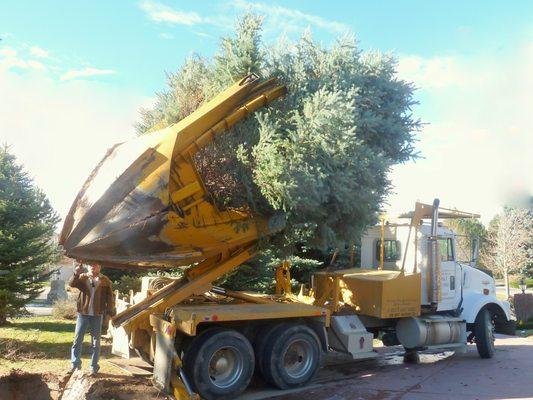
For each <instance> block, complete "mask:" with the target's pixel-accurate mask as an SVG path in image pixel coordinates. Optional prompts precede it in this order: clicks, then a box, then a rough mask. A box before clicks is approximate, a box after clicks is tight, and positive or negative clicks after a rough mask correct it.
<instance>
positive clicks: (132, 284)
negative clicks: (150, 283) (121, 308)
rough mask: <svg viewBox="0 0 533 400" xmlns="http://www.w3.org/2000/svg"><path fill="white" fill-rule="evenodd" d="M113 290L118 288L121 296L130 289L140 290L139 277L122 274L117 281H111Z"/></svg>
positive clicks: (127, 293)
mask: <svg viewBox="0 0 533 400" xmlns="http://www.w3.org/2000/svg"><path fill="white" fill-rule="evenodd" d="M113 290H118V292H119V293H120V294H121V295H122V296H127V295H129V293H130V290H133V291H134V292H138V291H140V290H141V278H140V277H137V276H129V275H123V276H121V277H120V279H119V280H118V281H115V282H114V283H113Z"/></svg>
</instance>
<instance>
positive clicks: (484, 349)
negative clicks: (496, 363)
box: [474, 309, 494, 358]
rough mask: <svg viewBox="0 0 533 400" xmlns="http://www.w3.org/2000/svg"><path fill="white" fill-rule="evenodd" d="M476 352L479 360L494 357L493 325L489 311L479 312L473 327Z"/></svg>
mask: <svg viewBox="0 0 533 400" xmlns="http://www.w3.org/2000/svg"><path fill="white" fill-rule="evenodd" d="M474 334H475V336H476V347H477V352H478V353H479V356H480V357H481V358H492V356H493V355H494V325H493V323H492V317H491V315H490V312H489V310H487V309H484V310H481V311H480V312H479V314H478V315H477V317H476V323H475V325H474Z"/></svg>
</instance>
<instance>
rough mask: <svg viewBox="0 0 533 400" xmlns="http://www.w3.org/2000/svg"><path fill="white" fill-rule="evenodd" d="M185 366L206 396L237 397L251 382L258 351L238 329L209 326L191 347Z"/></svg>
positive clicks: (195, 387) (211, 398) (197, 389)
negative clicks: (255, 352) (255, 355)
mask: <svg viewBox="0 0 533 400" xmlns="http://www.w3.org/2000/svg"><path fill="white" fill-rule="evenodd" d="M183 369H184V371H185V375H186V376H187V379H188V381H189V384H190V385H191V386H192V388H193V390H194V391H195V392H196V393H198V394H199V395H200V397H201V398H202V399H206V400H214V399H217V400H218V399H220V400H224V399H234V398H235V397H237V395H239V394H240V393H241V392H243V391H244V389H246V387H247V386H248V384H249V383H250V379H251V378H252V374H253V372H254V351H253V348H252V345H251V344H250V342H249V341H248V339H246V337H244V335H242V334H241V333H239V332H237V331H234V330H230V329H224V328H212V329H208V330H207V331H205V332H203V333H202V334H200V335H199V336H197V337H196V338H194V340H193V341H192V342H191V344H190V346H188V348H187V350H186V352H185V356H184V357H183Z"/></svg>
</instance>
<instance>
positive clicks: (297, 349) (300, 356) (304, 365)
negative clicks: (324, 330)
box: [283, 339, 313, 379]
mask: <svg viewBox="0 0 533 400" xmlns="http://www.w3.org/2000/svg"><path fill="white" fill-rule="evenodd" d="M312 365H313V349H312V348H311V345H310V344H309V342H307V341H305V340H301V339H297V340H293V341H292V342H290V343H289V345H288V346H287V348H286V350H285V352H284V354H283V368H284V369H285V372H286V373H287V375H289V376H290V377H291V378H293V379H299V378H301V377H303V376H305V375H306V374H307V373H308V372H309V370H310V369H311V366H312Z"/></svg>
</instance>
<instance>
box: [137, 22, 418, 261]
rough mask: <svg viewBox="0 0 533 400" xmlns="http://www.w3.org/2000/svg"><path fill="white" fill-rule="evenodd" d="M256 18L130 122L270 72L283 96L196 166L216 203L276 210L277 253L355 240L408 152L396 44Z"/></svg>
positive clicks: (155, 121) (146, 125) (163, 120)
mask: <svg viewBox="0 0 533 400" xmlns="http://www.w3.org/2000/svg"><path fill="white" fill-rule="evenodd" d="M261 21H262V18H261V17H258V16H255V15H251V14H247V15H245V16H244V17H242V18H241V19H239V21H238V23H237V25H236V29H235V33H234V34H233V35H231V36H229V37H226V38H224V39H222V41H221V44H220V48H219V51H218V53H217V54H216V55H215V57H214V58H213V59H207V58H202V57H200V56H197V55H195V56H192V57H190V58H189V59H188V60H187V61H186V62H185V64H184V65H183V66H182V67H181V68H180V69H179V70H178V71H177V72H176V73H172V74H169V75H168V85H169V88H168V90H167V91H166V92H163V93H159V94H158V99H157V102H156V104H155V106H154V108H153V109H150V110H142V111H141V114H142V121H141V122H140V124H139V125H138V126H137V128H138V131H139V133H141V134H142V133H146V132H149V131H151V130H155V129H159V128H162V127H164V126H167V125H169V124H171V123H175V122H177V121H179V120H180V119H182V118H184V117H185V116H187V115H188V114H190V113H191V112H192V111H194V110H195V109H196V108H197V107H198V106H199V105H200V104H201V103H202V102H204V101H206V100H207V99H209V98H210V97H211V96H213V95H214V94H216V93H218V92H219V91H221V90H222V89H224V88H226V87H227V86H229V85H230V84H232V83H234V82H235V81H237V80H238V79H240V78H242V77H243V76H245V75H247V74H250V73H255V74H257V75H259V76H261V77H263V78H270V77H276V78H277V79H278V81H279V82H281V83H284V84H285V85H287V88H288V94H287V96H286V97H285V98H283V99H280V100H277V101H275V102H274V103H272V104H271V105H270V106H269V107H267V108H265V109H262V110H261V111H260V112H258V113H256V114H255V115H253V116H251V117H250V118H248V119H246V120H245V121H244V122H242V123H240V124H238V125H237V126H235V127H234V128H233V129H232V130H231V131H230V132H228V133H226V134H224V135H221V136H220V138H218V139H217V140H216V142H215V143H213V144H212V145H210V146H208V147H207V148H206V149H204V150H203V151H202V152H201V153H199V154H197V156H196V165H197V167H198V170H199V172H200V174H201V175H202V177H203V178H204V182H205V184H206V186H207V188H208V189H209V190H210V192H211V193H212V194H213V197H214V198H215V199H216V201H217V203H218V205H219V206H220V207H250V208H252V209H253V210H254V211H256V212H258V213H261V214H266V215H269V214H272V213H274V212H281V211H282V212H284V213H285V215H286V218H287V228H286V229H285V231H284V232H283V233H281V234H279V235H277V236H276V237H275V238H272V241H273V242H274V243H275V244H276V248H282V249H284V250H285V254H289V253H290V254H294V251H295V249H296V248H297V247H298V246H301V243H305V244H306V246H309V247H312V248H315V249H327V248H331V247H338V246H340V245H343V244H344V243H346V242H349V241H352V240H357V239H358V238H359V236H360V235H361V233H362V231H363V230H364V229H365V228H366V227H367V226H368V225H369V224H371V223H373V222H374V220H375V216H376V213H377V212H378V210H379V209H380V208H381V206H382V204H383V201H384V199H385V196H386V195H387V194H388V193H389V191H390V189H391V182H390V181H389V179H388V177H387V174H388V172H389V170H390V168H391V167H392V166H393V165H395V164H398V163H402V162H405V161H407V160H409V159H412V158H414V157H415V154H414V148H413V144H414V141H415V134H416V132H417V130H418V129H419V127H420V122H419V121H418V120H417V119H415V118H414V117H413V115H412V113H411V106H412V105H413V104H414V103H415V101H414V99H413V91H414V87H413V85H412V84H411V83H409V82H405V81H403V80H401V79H399V78H398V77H397V75H396V60H395V59H394V57H393V56H392V55H389V54H382V53H379V52H362V51H361V50H359V49H358V47H357V43H356V41H355V39H354V37H353V36H344V37H341V38H339V39H338V40H337V41H336V42H335V43H334V44H333V45H332V46H331V47H324V46H322V45H320V44H318V43H316V42H315V41H313V39H312V37H311V34H310V33H308V32H307V33H305V34H304V35H303V36H302V37H301V38H300V39H299V40H298V41H296V42H292V41H290V40H288V39H286V38H281V39H279V40H278V41H277V42H276V43H274V44H265V43H263V41H262V39H261ZM272 241H271V243H272Z"/></svg>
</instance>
